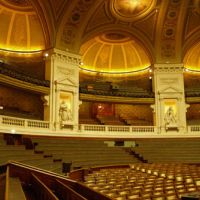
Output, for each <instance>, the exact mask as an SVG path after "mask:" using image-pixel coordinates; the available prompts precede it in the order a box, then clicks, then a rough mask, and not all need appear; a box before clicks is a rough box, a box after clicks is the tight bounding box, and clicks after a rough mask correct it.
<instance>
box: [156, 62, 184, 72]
mask: <svg viewBox="0 0 200 200" xmlns="http://www.w3.org/2000/svg"><path fill="white" fill-rule="evenodd" d="M183 70H184V67H183V63H157V64H154V71H155V72H167V73H174V72H179V73H180V72H183Z"/></svg>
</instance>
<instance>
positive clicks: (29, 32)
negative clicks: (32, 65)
mask: <svg viewBox="0 0 200 200" xmlns="http://www.w3.org/2000/svg"><path fill="white" fill-rule="evenodd" d="M0 19H1V20H0V50H1V51H4V50H5V51H14V52H15V51H17V52H19V51H20V52H32V51H39V50H43V49H45V38H44V34H43V29H42V26H41V24H40V21H39V18H38V15H37V13H36V12H35V11H34V10H33V7H32V5H31V4H30V3H29V1H28V0H1V3H0Z"/></svg>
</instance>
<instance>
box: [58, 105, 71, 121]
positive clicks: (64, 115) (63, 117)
mask: <svg viewBox="0 0 200 200" xmlns="http://www.w3.org/2000/svg"><path fill="white" fill-rule="evenodd" d="M59 116H60V122H61V123H63V122H65V121H69V120H72V112H71V109H70V108H68V105H67V103H66V102H65V101H62V102H61V104H60V108H59Z"/></svg>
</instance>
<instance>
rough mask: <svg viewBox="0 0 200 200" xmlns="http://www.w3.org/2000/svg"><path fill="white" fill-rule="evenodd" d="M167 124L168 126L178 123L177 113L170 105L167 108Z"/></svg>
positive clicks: (165, 118)
mask: <svg viewBox="0 0 200 200" xmlns="http://www.w3.org/2000/svg"><path fill="white" fill-rule="evenodd" d="M164 120H165V125H166V126H170V125H172V126H173V125H176V124H177V119H176V115H175V113H174V110H173V108H172V107H171V106H170V107H169V108H168V110H167V112H166V113H165V117H164Z"/></svg>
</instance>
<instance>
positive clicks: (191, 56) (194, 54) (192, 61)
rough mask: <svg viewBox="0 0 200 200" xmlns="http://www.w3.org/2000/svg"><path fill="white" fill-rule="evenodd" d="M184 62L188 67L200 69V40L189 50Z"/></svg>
mask: <svg viewBox="0 0 200 200" xmlns="http://www.w3.org/2000/svg"><path fill="white" fill-rule="evenodd" d="M183 62H184V66H185V68H187V69H190V70H198V71H199V70H200V42H199V43H197V44H196V45H194V46H193V47H192V48H190V49H189V50H188V52H187V53H186V55H185V57H184V61H183Z"/></svg>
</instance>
